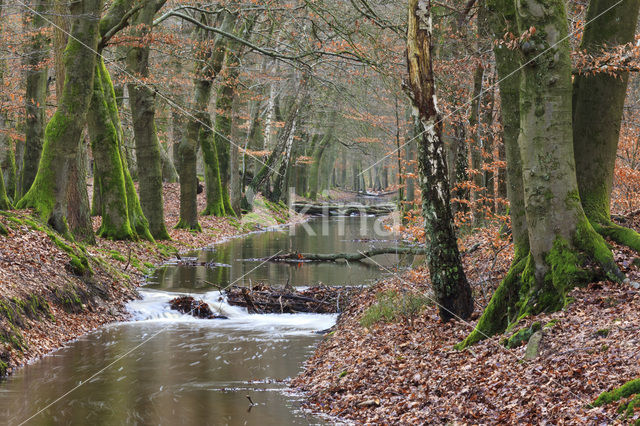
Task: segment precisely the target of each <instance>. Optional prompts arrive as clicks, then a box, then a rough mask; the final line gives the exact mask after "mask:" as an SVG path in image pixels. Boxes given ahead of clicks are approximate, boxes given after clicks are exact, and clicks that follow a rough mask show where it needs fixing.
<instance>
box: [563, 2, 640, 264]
mask: <svg viewBox="0 0 640 426" xmlns="http://www.w3.org/2000/svg"><path fill="white" fill-rule="evenodd" d="M612 6H614V7H612ZM639 7H640V2H638V1H635V0H624V1H623V2H622V3H620V4H617V5H616V4H615V2H614V1H613V0H591V1H590V3H589V9H588V10H587V17H586V21H587V23H588V24H587V26H586V28H585V30H584V35H583V37H582V44H581V45H580V48H581V50H584V51H586V52H587V53H589V54H595V55H597V53H598V52H599V51H601V50H602V49H603V48H604V47H607V48H613V47H615V46H616V45H620V44H625V43H629V42H631V41H633V38H634V34H635V29H636V25H637V22H638V8H639ZM607 9H610V10H608V11H607ZM605 11H607V12H606V13H604V12H605ZM596 17H597V19H594V18H596ZM628 81H629V73H628V72H620V73H617V74H616V75H610V74H606V73H599V74H595V75H591V74H590V75H578V76H576V77H575V80H574V82H573V146H574V152H575V156H576V170H577V171H578V174H577V177H578V188H579V190H580V200H581V202H582V207H583V208H584V211H585V213H586V215H587V217H588V218H589V221H590V222H591V224H592V225H593V227H594V228H595V230H596V231H598V232H599V233H600V234H602V235H604V236H607V237H609V238H611V239H613V240H614V241H616V242H618V243H621V244H624V245H627V246H629V247H631V248H633V249H635V250H636V251H640V234H638V233H637V232H635V231H633V230H631V229H628V228H624V227H622V226H619V225H616V224H615V223H613V222H612V221H611V212H610V205H611V189H612V187H613V178H614V169H615V162H616V154H617V150H618V139H619V137H620V125H621V122H622V114H623V108H624V100H625V96H626V94H627V83H628Z"/></svg>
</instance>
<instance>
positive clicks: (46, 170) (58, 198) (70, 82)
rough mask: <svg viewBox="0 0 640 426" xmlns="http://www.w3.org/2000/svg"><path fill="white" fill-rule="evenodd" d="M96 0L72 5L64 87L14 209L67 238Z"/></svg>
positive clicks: (97, 9)
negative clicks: (28, 181)
mask: <svg viewBox="0 0 640 426" xmlns="http://www.w3.org/2000/svg"><path fill="white" fill-rule="evenodd" d="M101 3H102V2H101V1H100V0H86V1H83V2H76V3H72V4H71V6H70V12H71V16H73V18H72V24H71V35H72V37H69V42H68V43H67V47H66V49H65V53H64V55H65V58H64V61H65V84H64V89H63V92H62V95H61V96H60V100H59V102H58V108H57V109H56V112H55V113H54V115H53V117H52V118H51V120H50V121H49V123H48V124H47V127H46V129H45V139H44V145H43V150H42V157H41V159H40V164H39V167H38V172H37V174H36V177H35V179H34V182H33V185H32V186H31V189H29V191H28V192H27V193H26V194H25V196H24V197H23V198H22V199H21V200H20V201H19V203H18V206H17V207H19V208H28V207H32V208H34V209H35V210H36V212H37V214H38V215H39V216H40V217H41V219H42V220H44V221H45V222H47V223H48V224H50V225H51V226H52V227H53V228H54V229H55V230H57V231H58V232H60V233H62V234H67V235H68V234H69V228H68V222H67V206H68V200H67V192H68V186H69V170H70V169H71V168H72V167H74V164H73V163H74V162H75V161H77V155H78V150H79V148H80V137H81V135H82V128H83V126H84V123H85V119H86V113H87V110H88V107H89V103H90V100H91V96H92V92H93V75H94V69H95V62H96V57H95V55H94V54H93V53H91V52H90V51H88V50H87V46H88V47H89V48H90V49H93V50H96V48H97V45H98V37H99V31H98V22H99V18H100V9H101Z"/></svg>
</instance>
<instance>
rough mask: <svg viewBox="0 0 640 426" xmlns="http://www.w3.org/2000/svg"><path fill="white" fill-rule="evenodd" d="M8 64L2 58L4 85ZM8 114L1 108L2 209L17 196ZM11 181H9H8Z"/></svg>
mask: <svg viewBox="0 0 640 426" xmlns="http://www.w3.org/2000/svg"><path fill="white" fill-rule="evenodd" d="M3 3H4V1H3V0H0V21H4V11H5V8H4V7H3ZM0 36H2V27H1V26H0ZM6 71H7V64H6V60H5V59H0V84H2V85H4V78H5V73H6ZM7 122H8V116H7V112H6V111H5V110H0V129H3V131H0V179H1V180H2V181H1V182H0V210H7V209H10V208H12V205H11V202H10V200H9V198H8V197H12V198H13V197H14V196H15V160H14V158H15V157H14V153H13V147H12V144H11V139H10V138H9V136H8V135H7V132H6V131H4V129H6V128H7ZM12 166H13V167H12ZM12 176H13V188H12V187H11V186H9V188H7V186H6V184H5V180H6V181H9V180H10V179H11V177H12ZM7 183H9V182H7Z"/></svg>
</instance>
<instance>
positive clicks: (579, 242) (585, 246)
mask: <svg viewBox="0 0 640 426" xmlns="http://www.w3.org/2000/svg"><path fill="white" fill-rule="evenodd" d="M574 235H575V236H574V241H573V244H574V245H575V246H576V247H577V248H579V249H581V250H583V251H584V252H585V253H586V254H587V255H588V256H590V257H592V258H593V259H594V260H595V261H596V262H598V264H599V265H600V266H602V268H603V270H604V272H605V273H606V275H607V277H608V278H609V279H611V280H612V281H616V282H622V281H623V280H624V278H625V277H624V275H623V274H622V273H621V272H620V270H619V269H618V267H617V266H616V264H615V261H614V259H613V253H612V252H611V249H610V248H609V247H608V246H607V244H606V242H605V241H604V239H603V238H602V236H601V235H600V234H598V233H597V232H596V231H595V230H594V229H593V227H592V226H591V223H590V222H589V221H588V220H587V219H586V218H584V219H583V220H581V221H579V222H578V225H577V227H576V231H575V234H574Z"/></svg>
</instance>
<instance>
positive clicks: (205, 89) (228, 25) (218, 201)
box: [178, 13, 236, 229]
mask: <svg viewBox="0 0 640 426" xmlns="http://www.w3.org/2000/svg"><path fill="white" fill-rule="evenodd" d="M202 19H206V18H205V17H204V16H203V17H202ZM235 20H236V18H235V16H234V15H232V14H231V13H224V14H221V16H219V17H218V21H217V24H218V25H219V27H220V28H221V29H222V30H223V31H226V32H228V31H231V30H232V28H233V25H234V23H235ZM210 36H211V34H209V33H207V32H205V31H204V30H200V32H199V37H200V38H201V39H202V40H209V39H210ZM225 42H226V40H225V38H224V37H223V36H221V35H218V36H216V37H215V39H214V41H213V43H212V46H211V47H210V48H209V49H206V50H204V51H203V52H201V56H202V59H203V60H204V61H205V65H204V67H202V68H201V69H200V70H199V73H198V75H196V78H195V80H194V85H195V94H194V110H195V111H196V112H195V114H194V115H195V118H190V119H189V121H188V123H187V129H186V131H185V132H184V136H183V139H182V141H181V143H180V146H179V148H178V152H179V154H180V160H179V162H180V167H179V168H178V173H179V174H180V205H181V207H180V212H181V218H182V213H183V209H182V202H183V200H184V203H185V210H184V214H185V215H186V216H185V219H187V218H188V220H186V221H185V222H184V223H181V224H179V225H181V226H183V227H190V226H195V223H194V222H193V220H194V213H192V212H191V209H192V208H194V209H197V203H196V201H195V197H196V193H195V188H196V186H197V176H196V172H195V167H196V165H195V158H196V157H195V155H196V151H197V148H198V146H200V148H201V149H202V156H203V160H204V165H205V190H206V196H207V204H206V207H205V209H204V211H203V212H202V214H203V215H214V216H224V215H225V206H224V200H223V195H222V194H223V188H222V180H221V172H220V163H219V159H218V152H217V150H216V141H215V136H214V131H213V126H212V125H213V123H212V120H211V115H210V114H209V111H208V105H209V101H210V99H211V89H212V84H213V80H214V79H215V78H216V77H217V76H218V74H219V73H220V70H221V69H222V66H223V63H224V57H225V49H224V44H225ZM199 63H201V62H199ZM197 66H200V65H197ZM225 142H227V141H225ZM227 143H228V142H227ZM191 151H193V157H192V153H191ZM192 158H193V160H192ZM185 160H186V162H185ZM192 162H193V164H192ZM187 168H189V170H187ZM190 168H193V171H192V170H190ZM183 176H184V177H183ZM184 179H187V180H188V181H185V182H183V180H184ZM194 179H195V183H193V182H194ZM191 185H194V186H193V188H194V189H193V191H194V192H193V194H192V193H191V187H190V186H191ZM183 191H184V197H183ZM195 215H196V216H195V218H196V222H197V211H196V212H195ZM181 222H182V220H181ZM198 228H199V225H197V226H196V228H195V229H198Z"/></svg>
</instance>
